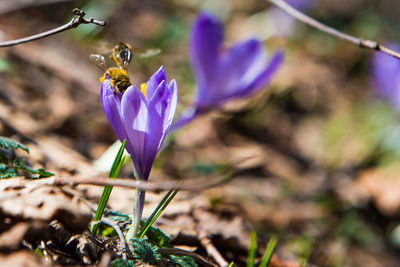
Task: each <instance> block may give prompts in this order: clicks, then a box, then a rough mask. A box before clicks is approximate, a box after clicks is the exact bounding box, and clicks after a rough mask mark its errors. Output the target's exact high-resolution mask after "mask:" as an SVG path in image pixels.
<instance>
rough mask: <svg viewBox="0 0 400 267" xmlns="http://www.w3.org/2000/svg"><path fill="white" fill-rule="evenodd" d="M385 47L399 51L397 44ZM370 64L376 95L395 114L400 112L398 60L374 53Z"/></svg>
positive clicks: (399, 71)
mask: <svg viewBox="0 0 400 267" xmlns="http://www.w3.org/2000/svg"><path fill="white" fill-rule="evenodd" d="M385 46H388V47H389V48H391V49H394V50H395V51H400V46H399V45H397V44H393V43H388V44H385ZM372 64H373V65H372V72H373V79H374V81H373V82H374V85H375V88H376V91H377V93H378V94H379V96H380V97H382V98H383V99H385V100H386V101H387V102H389V103H390V104H391V105H392V106H393V107H394V108H395V109H396V110H397V112H400V63H399V60H397V59H395V58H393V57H392V56H389V55H386V54H384V53H379V52H375V54H374V57H373V61H372Z"/></svg>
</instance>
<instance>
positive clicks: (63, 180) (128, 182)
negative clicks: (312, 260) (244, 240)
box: [0, 175, 232, 192]
mask: <svg viewBox="0 0 400 267" xmlns="http://www.w3.org/2000/svg"><path fill="white" fill-rule="evenodd" d="M231 177H232V175H225V176H223V177H221V178H219V179H217V180H214V181H213V182H210V183H201V182H199V181H198V180H197V181H192V182H187V183H186V184H182V185H180V186H179V190H183V191H201V190H205V189H209V188H213V187H216V186H218V185H221V184H224V183H226V182H227V181H228V180H229V179H230V178H231ZM16 180H17V179H16V178H13V179H7V180H5V181H2V182H1V183H0V185H1V186H2V187H5V188H7V189H12V188H20V187H21V186H25V187H33V188H35V187H38V186H45V185H50V186H63V185H69V186H77V185H83V184H86V185H98V186H105V185H111V186H119V187H125V188H139V189H141V190H145V191H152V192H158V191H167V190H170V189H171V188H174V187H176V182H158V183H154V182H153V183H152V182H143V181H137V180H133V179H129V178H119V179H109V178H106V177H67V176H54V177H50V178H42V179H36V180H26V179H24V178H21V179H19V180H18V181H16Z"/></svg>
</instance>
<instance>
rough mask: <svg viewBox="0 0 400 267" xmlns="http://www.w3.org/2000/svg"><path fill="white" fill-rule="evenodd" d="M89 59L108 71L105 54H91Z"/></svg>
mask: <svg viewBox="0 0 400 267" xmlns="http://www.w3.org/2000/svg"><path fill="white" fill-rule="evenodd" d="M89 59H90V60H91V61H93V62H94V63H95V64H96V65H97V66H98V67H99V68H100V69H102V70H103V71H107V64H106V60H105V58H104V56H102V55H99V54H91V55H90V56H89Z"/></svg>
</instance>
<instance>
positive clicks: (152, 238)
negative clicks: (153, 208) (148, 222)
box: [146, 226, 172, 248]
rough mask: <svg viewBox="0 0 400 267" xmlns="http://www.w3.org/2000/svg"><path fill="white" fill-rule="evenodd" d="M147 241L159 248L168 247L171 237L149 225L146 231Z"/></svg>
mask: <svg viewBox="0 0 400 267" xmlns="http://www.w3.org/2000/svg"><path fill="white" fill-rule="evenodd" d="M146 237H147V238H148V241H149V242H150V243H151V244H153V245H155V246H158V247H159V248H170V247H172V246H171V243H170V242H171V238H170V237H169V236H168V235H166V234H164V232H163V231H161V230H160V229H158V228H155V227H152V226H150V228H149V229H148V230H147V232H146Z"/></svg>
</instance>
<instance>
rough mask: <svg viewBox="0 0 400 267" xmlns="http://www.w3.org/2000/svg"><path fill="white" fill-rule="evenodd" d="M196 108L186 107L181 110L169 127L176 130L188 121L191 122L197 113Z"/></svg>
mask: <svg viewBox="0 0 400 267" xmlns="http://www.w3.org/2000/svg"><path fill="white" fill-rule="evenodd" d="M197 110H198V109H197V108H195V107H188V108H186V109H184V110H183V111H182V113H181V114H180V116H179V118H178V119H176V120H175V121H174V123H173V124H172V126H171V129H172V130H173V131H176V130H178V129H180V128H182V127H183V126H185V125H186V124H188V123H189V122H191V121H192V120H193V119H194V118H195V117H196V115H197Z"/></svg>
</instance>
